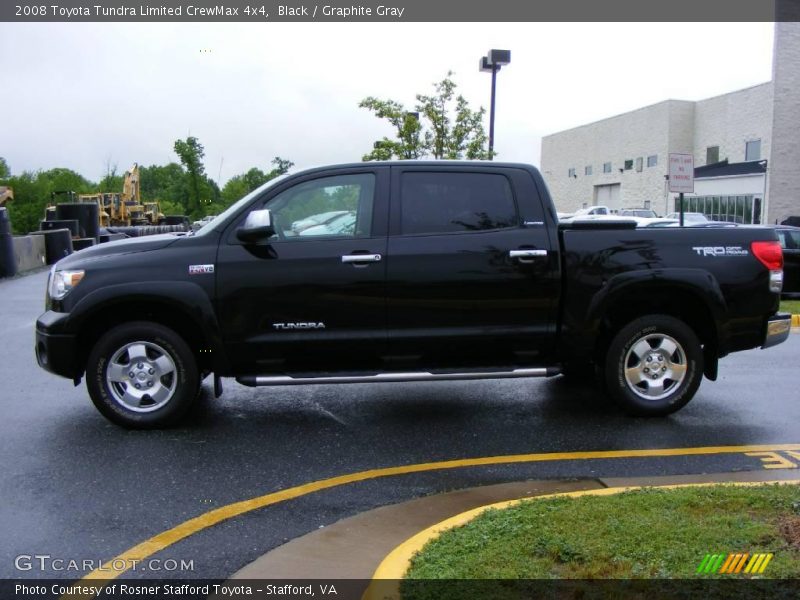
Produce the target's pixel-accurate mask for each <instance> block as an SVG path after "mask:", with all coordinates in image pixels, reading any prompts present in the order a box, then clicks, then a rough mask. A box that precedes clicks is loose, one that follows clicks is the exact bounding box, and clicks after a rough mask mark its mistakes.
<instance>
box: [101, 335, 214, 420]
mask: <svg viewBox="0 0 800 600" xmlns="http://www.w3.org/2000/svg"><path fill="white" fill-rule="evenodd" d="M199 386H200V376H199V373H198V369H197V364H196V362H195V358H194V355H193V354H192V352H191V350H190V349H189V347H188V345H187V344H186V342H185V341H184V340H183V339H182V338H181V337H180V336H179V335H178V334H176V333H175V332H174V331H172V330H171V329H169V328H167V327H164V326H162V325H159V324H157V323H151V322H145V321H141V322H134V323H126V324H124V325H120V326H118V327H115V328H114V329H112V330H111V331H109V332H108V333H106V334H105V335H104V336H103V337H101V338H100V340H99V341H98V342H97V344H95V346H94V348H93V349H92V351H91V353H90V355H89V360H88V364H87V367H86V387H87V389H88V390H89V395H90V396H91V398H92V402H93V403H94V405H95V406H96V407H97V409H98V410H99V411H100V412H101V413H102V414H103V415H104V416H105V417H106V418H108V419H109V420H111V421H113V422H114V423H116V424H117V425H121V426H123V427H129V428H133V429H152V428H158V427H166V426H169V425H172V424H174V423H176V422H178V421H179V420H180V419H181V417H183V416H184V415H185V414H186V411H187V410H188V409H189V407H190V406H191V404H192V402H193V401H194V399H195V397H196V396H197V392H198V388H199Z"/></svg>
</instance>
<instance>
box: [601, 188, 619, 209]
mask: <svg viewBox="0 0 800 600" xmlns="http://www.w3.org/2000/svg"><path fill="white" fill-rule="evenodd" d="M620 187H621V186H620V184H618V183H615V184H613V185H596V186H595V195H594V203H595V205H604V206H608V207H609V208H610V209H612V210H619V209H620V208H622V197H621V194H620Z"/></svg>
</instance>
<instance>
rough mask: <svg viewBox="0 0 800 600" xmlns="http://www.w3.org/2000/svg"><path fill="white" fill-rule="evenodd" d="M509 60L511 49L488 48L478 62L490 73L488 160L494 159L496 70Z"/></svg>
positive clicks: (483, 69) (482, 68)
mask: <svg viewBox="0 0 800 600" xmlns="http://www.w3.org/2000/svg"><path fill="white" fill-rule="evenodd" d="M510 62H511V50H489V53H488V54H487V55H486V56H482V57H481V60H480V63H478V65H479V68H480V70H481V71H483V72H485V73H491V74H492V100H491V108H490V109H489V160H492V159H494V95H495V87H496V85H497V72H498V71H499V70H500V67H502V66H503V65H507V64H509V63H510Z"/></svg>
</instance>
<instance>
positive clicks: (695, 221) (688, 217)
mask: <svg viewBox="0 0 800 600" xmlns="http://www.w3.org/2000/svg"><path fill="white" fill-rule="evenodd" d="M665 218H666V219H675V220H676V221H680V218H681V213H678V212H673V213H669V214H668V215H665ZM709 222H710V219H709V218H708V217H707V216H705V215H704V214H703V213H697V212H685V213H683V223H684V224H685V225H704V224H706V223H709Z"/></svg>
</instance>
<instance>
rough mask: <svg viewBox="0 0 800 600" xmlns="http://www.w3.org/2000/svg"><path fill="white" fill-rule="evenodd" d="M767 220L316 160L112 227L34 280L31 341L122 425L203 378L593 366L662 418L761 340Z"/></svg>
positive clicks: (162, 420) (782, 329) (276, 380)
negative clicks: (601, 201) (164, 225)
mask: <svg viewBox="0 0 800 600" xmlns="http://www.w3.org/2000/svg"><path fill="white" fill-rule="evenodd" d="M781 281H782V253H781V248H780V245H779V243H778V241H777V237H776V234H775V232H774V231H772V230H769V229H761V228H758V227H737V228H730V229H727V228H702V227H691V228H688V227H687V228H677V229H673V228H652V229H648V228H638V229H637V228H636V226H635V224H634V223H632V222H609V221H595V222H574V223H571V224H569V225H567V224H561V225H559V223H558V219H557V216H556V211H555V207H554V205H553V202H552V200H551V198H550V195H549V193H548V191H547V188H546V186H545V184H544V181H543V180H542V177H541V175H540V174H539V172H538V171H537V170H536V169H535V168H534V167H531V166H528V165H520V164H504V163H459V162H408V161H403V162H390V163H359V164H350V165H340V166H334V167H327V168H319V169H314V170H309V171H305V172H302V173H298V174H294V175H288V176H283V177H281V178H279V179H276V180H274V181H272V182H270V183H268V184H267V185H265V186H264V187H262V188H260V189H258V190H255V191H254V192H252V193H251V194H249V195H248V196H246V197H245V198H243V199H242V200H240V201H239V202H238V203H236V204H234V205H233V206H231V207H230V208H229V209H228V210H227V211H225V212H224V213H223V214H221V215H219V216H218V217H217V218H216V219H214V220H213V221H211V222H210V223H208V224H207V225H205V226H204V227H203V228H202V229H200V230H199V231H197V232H195V233H193V234H189V235H184V236H179V235H161V236H153V237H148V238H137V239H131V240H125V241H120V242H112V243H108V244H104V245H101V246H97V247H94V248H89V249H86V250H83V251H81V252H78V253H76V254H73V255H72V256H69V257H67V258H64V259H62V260H61V261H59V262H58V264H56V265H55V266H54V268H53V270H52V272H51V274H50V279H49V282H48V291H47V307H46V308H47V312H45V313H44V314H43V315H42V316H41V317H40V318H39V320H38V321H37V325H36V356H37V360H38V362H39V364H40V365H41V366H42V367H43V368H45V369H47V370H49V371H52V372H53V373H56V374H58V375H62V376H64V377H68V378H71V379H73V380H74V382H75V384H76V385H77V384H78V383H79V382H80V380H81V378H82V377H83V376H84V375H85V376H86V384H87V388H88V391H89V395H90V396H91V398H92V401H93V402H94V404H95V405H96V406H97V408H98V409H99V410H100V412H102V413H103V414H104V415H105V416H106V417H108V418H109V419H111V420H112V421H114V422H116V423H118V424H120V425H123V426H127V427H139V428H145V427H160V426H165V425H168V424H171V423H174V422H176V421H177V420H178V419H179V418H180V417H181V416H182V415H184V414H185V413H186V411H187V409H188V408H189V406H190V405H191V403H192V402H193V400H194V399H195V398H196V396H197V394H198V391H199V389H200V385H201V381H202V380H203V378H204V377H206V376H208V375H210V374H212V373H213V375H214V389H215V392H216V394H217V395H219V394H220V393H221V392H222V386H221V380H220V378H221V377H235V378H236V380H237V381H238V382H239V383H242V384H245V385H249V386H273V385H294V384H303V383H354V382H375V381H398V382H411V381H421V380H438V379H481V378H508V377H531V376H553V375H557V374H564V375H565V376H571V377H576V378H581V377H590V376H592V375H595V374H597V375H599V381H600V382H601V383H602V384H603V385H604V387H605V388H606V390H607V393H608V394H609V395H610V396H611V397H612V398H613V399H615V400H616V401H617V402H618V403H619V404H621V406H622V407H623V408H624V409H625V410H627V411H628V412H630V413H632V414H636V415H652V416H655V415H666V414H668V413H671V412H673V411H675V410H678V409H679V408H681V407H682V406H684V405H685V404H686V403H687V402H689V400H690V399H691V398H692V396H694V394H695V392H696V391H697V388H698V386H699V385H700V381H701V379H702V377H703V375H704V374H705V376H706V377H708V378H709V379H712V380H713V379H715V378H716V376H717V361H718V359H719V358H721V357H723V356H725V355H726V354H728V353H730V352H735V351H738V350H746V349H748V348H756V347H763V348H766V347H768V346H773V345H775V344H778V343H780V342H782V341H784V340H785V339H786V338H787V336H788V335H789V332H790V318H789V315H785V314H778V313H777V311H778V305H779V297H780V292H781Z"/></svg>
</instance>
